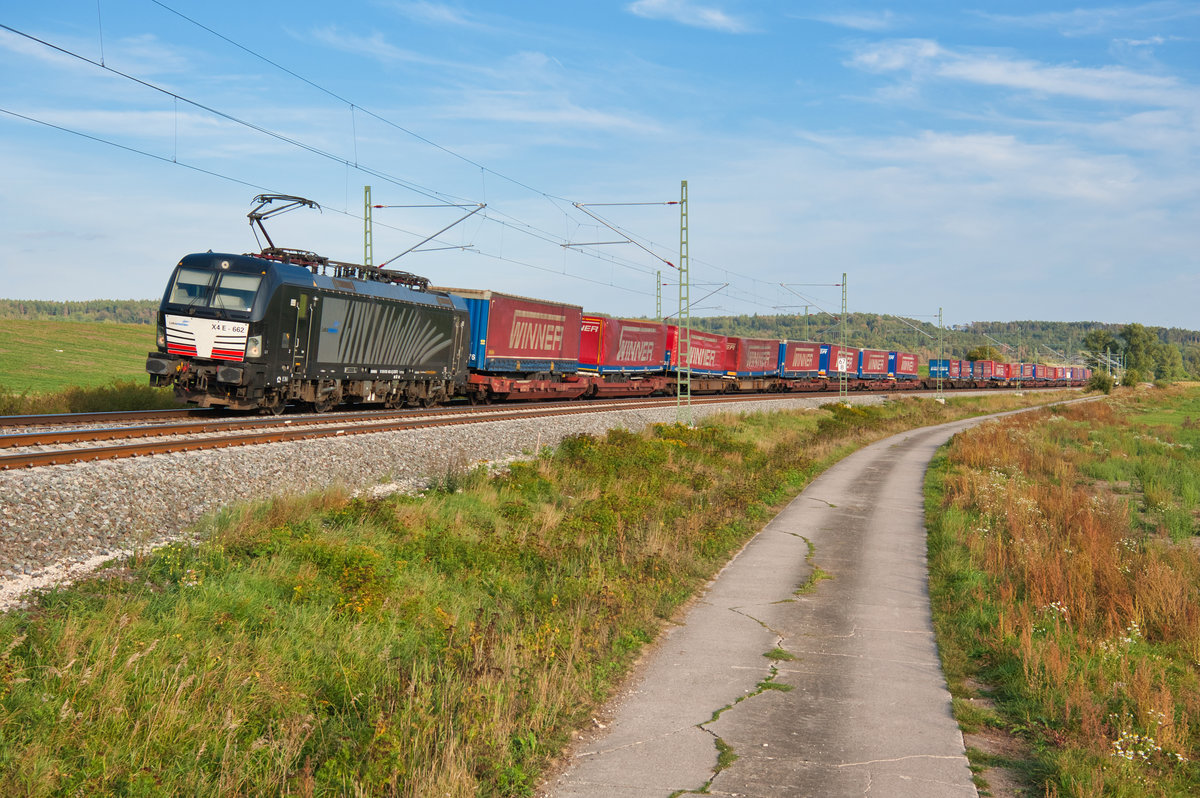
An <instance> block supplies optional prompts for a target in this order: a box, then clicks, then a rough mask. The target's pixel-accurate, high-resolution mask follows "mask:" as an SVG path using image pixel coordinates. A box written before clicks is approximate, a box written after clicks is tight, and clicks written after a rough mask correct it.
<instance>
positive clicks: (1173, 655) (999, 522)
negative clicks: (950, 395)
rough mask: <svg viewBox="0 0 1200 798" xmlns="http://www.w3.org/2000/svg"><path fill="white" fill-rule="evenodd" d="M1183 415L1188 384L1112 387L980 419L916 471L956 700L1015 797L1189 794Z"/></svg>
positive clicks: (1198, 601) (1194, 650)
mask: <svg viewBox="0 0 1200 798" xmlns="http://www.w3.org/2000/svg"><path fill="white" fill-rule="evenodd" d="M1195 419H1200V390H1198V389H1197V388H1196V387H1195V386H1187V387H1177V388H1172V389H1169V390H1155V391H1139V392H1132V391H1122V392H1119V393H1117V394H1114V397H1113V398H1112V399H1108V400H1105V401H1103V402H1095V403H1088V404H1080V405H1072V406H1062V407H1054V408H1050V409H1048V410H1041V411H1036V412H1032V413H1026V414H1022V415H1019V416H1013V417H1010V418H1007V419H1004V420H1001V421H998V422H996V423H988V424H984V425H981V426H980V427H977V428H975V429H972V430H970V431H967V432H965V433H962V434H960V435H958V436H956V437H955V438H954V440H953V441H952V442H951V443H950V444H949V446H948V447H947V448H946V449H945V450H943V452H942V453H941V454H939V456H938V457H937V458H936V459H935V462H934V464H933V466H932V468H931V469H930V472H929V475H928V479H927V496H926V513H927V519H928V524H929V561H930V574H931V587H930V589H931V595H932V598H933V602H934V615H935V627H936V629H937V633H938V641H939V646H940V647H941V654H942V662H943V667H944V670H945V672H946V675H947V678H948V681H949V682H950V686H951V692H952V694H953V695H954V699H955V701H954V706H955V712H956V715H957V716H958V717H959V720H960V723H961V724H962V725H963V728H964V732H966V733H967V734H968V736H969V739H970V735H972V734H980V735H983V737H988V736H990V737H992V738H993V739H996V740H998V741H999V745H998V750H1002V751H1003V753H1001V754H996V753H995V751H993V752H986V751H977V752H976V756H974V757H973V758H972V762H973V763H974V764H976V765H979V766H980V767H982V768H985V769H986V767H988V766H991V765H995V764H997V763H999V764H1002V765H1004V766H1005V767H1007V768H1009V769H1010V770H1013V771H1015V772H1016V773H1017V777H1018V780H1019V781H1021V782H1023V783H1024V785H1025V787H1026V788H1027V789H1028V790H1030V793H1029V794H1036V795H1039V796H1040V795H1046V796H1099V795H1115V796H1130V797H1131V798H1137V797H1139V796H1164V795H1169V796H1176V795H1178V796H1183V795H1196V794H1200V768H1197V765H1196V761H1195V760H1196V759H1197V757H1198V756H1200V556H1198V553H1197V552H1198V549H1197V547H1196V545H1195V543H1196V537H1195V533H1196V530H1197V525H1196V520H1197V517H1198V512H1197V511H1198V509H1200V508H1198V498H1200V470H1198V469H1197V468H1196V463H1197V460H1196V456H1197V454H1196V453H1197V451H1200V428H1198V427H1200V425H1198V424H1197V422H1196V421H1195ZM968 744H969V745H970V744H971V743H970V742H968ZM985 778H986V775H985Z"/></svg>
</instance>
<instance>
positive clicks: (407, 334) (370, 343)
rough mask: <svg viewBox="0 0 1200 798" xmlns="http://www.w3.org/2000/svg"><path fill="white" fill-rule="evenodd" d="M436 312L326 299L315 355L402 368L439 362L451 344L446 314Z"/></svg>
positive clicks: (329, 360)
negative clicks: (317, 351)
mask: <svg viewBox="0 0 1200 798" xmlns="http://www.w3.org/2000/svg"><path fill="white" fill-rule="evenodd" d="M442 315H443V314H441V313H438V315H437V317H431V316H430V315H429V313H428V310H427V309H425V308H413V307H411V306H402V305H394V304H387V305H385V304H377V303H371V302H363V301H353V300H345V299H341V298H337V299H327V300H326V302H325V308H324V311H323V316H322V321H321V344H320V354H319V359H320V360H321V362H324V363H328V362H338V363H356V364H364V365H382V364H394V365H398V366H404V367H408V368H422V367H425V366H435V367H436V366H440V365H441V364H440V363H438V362H437V361H436V360H435V358H436V357H437V355H438V354H439V353H441V352H442V351H443V350H445V349H447V348H449V347H450V346H451V345H452V343H453V341H452V338H451V335H450V332H451V327H452V325H451V323H450V319H449V318H446V319H444V320H443V319H441V316H442ZM438 321H444V322H445V323H444V324H438V323H437V322H438ZM442 327H444V328H445V329H440V328H442Z"/></svg>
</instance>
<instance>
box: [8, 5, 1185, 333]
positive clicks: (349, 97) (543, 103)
mask: <svg viewBox="0 0 1200 798" xmlns="http://www.w3.org/2000/svg"><path fill="white" fill-rule="evenodd" d="M7 6H8V7H7V8H6V9H4V10H3V11H0V24H3V25H4V26H6V27H5V28H3V29H0V74H3V75H4V76H5V78H4V80H3V81H0V175H3V182H2V184H0V185H3V191H2V192H0V240H2V241H3V243H4V246H3V254H2V255H0V275H2V276H3V283H2V285H0V296H3V297H13V298H36V299H88V298H151V297H157V296H159V295H160V294H161V291H162V287H163V284H164V282H165V280H166V277H167V275H168V273H169V270H170V268H171V267H172V266H173V265H174V264H175V262H176V261H177V260H178V259H179V258H180V257H181V256H182V255H184V254H186V253H189V252H195V251H204V250H208V249H213V250H216V251H232V252H249V251H252V250H255V249H257V247H258V245H257V244H256V242H255V239H254V236H253V235H252V233H251V230H250V227H249V225H248V223H247V220H246V217H245V214H246V213H247V211H249V210H250V208H251V199H252V197H253V196H254V195H256V194H258V193H260V192H278V193H285V194H294V195H300V196H304V197H307V198H310V199H312V200H315V201H316V202H318V203H319V204H320V205H321V206H322V207H323V211H322V212H320V213H318V212H317V211H311V210H305V211H296V212H293V213H291V214H287V215H284V216H280V217H278V218H277V219H275V220H271V222H269V223H268V232H269V233H270V235H271V237H272V238H273V239H274V241H275V243H276V244H278V245H281V246H288V247H295V248H303V249H308V250H314V251H317V252H320V253H322V254H325V255H327V256H329V257H332V258H335V259H340V260H349V261H360V260H361V259H362V257H363V244H362V239H363V233H362V227H363V225H362V218H361V217H362V205H363V186H364V185H368V184H369V185H371V186H372V199H373V202H374V203H376V204H381V205H389V206H413V205H428V204H435V203H443V204H447V205H450V204H461V205H471V204H473V203H486V204H487V207H486V208H485V209H484V210H483V211H481V212H479V213H477V214H475V215H474V216H472V217H471V218H470V219H469V220H467V221H466V222H464V223H462V224H460V225H457V226H455V227H453V228H451V229H450V230H448V231H447V232H446V233H444V234H442V235H441V236H439V237H438V238H437V240H436V241H435V242H432V243H430V244H427V245H425V247H424V249H431V250H432V251H416V252H412V253H410V254H408V255H405V256H404V257H402V258H400V259H399V260H397V261H395V262H394V263H393V264H392V265H393V266H394V267H395V268H402V269H406V270H408V271H412V272H416V273H418V274H423V275H426V276H428V277H430V278H431V279H432V280H433V281H434V282H435V283H437V284H442V285H452V286H465V287H478V288H491V289H493V290H499V291H506V292H512V293H518V294H524V295H532V296H544V297H550V298H556V299H562V300H568V301H573V302H575V303H577V304H581V305H583V306H584V307H585V308H587V309H588V310H594V311H600V312H607V313H613V314H619V315H652V314H653V313H654V310H655V284H656V282H657V280H656V277H655V271H656V270H658V269H661V270H662V271H663V282H665V283H668V284H667V285H666V286H664V287H663V306H664V313H671V312H674V311H675V310H676V307H677V288H676V285H675V280H676V276H675V272H674V271H673V270H672V269H671V268H670V267H669V266H667V265H666V264H664V263H663V262H662V261H663V260H666V261H670V262H671V263H675V262H677V261H678V254H679V253H678V250H679V221H680V220H679V209H678V207H676V206H670V205H660V204H644V205H643V204H637V205H633V204H630V205H605V206H603V207H601V206H599V205H594V206H592V208H591V210H592V212H593V213H599V214H601V215H602V216H603V217H604V218H605V219H606V220H607V221H609V222H610V223H612V224H614V225H615V226H617V227H618V228H619V229H620V230H621V231H622V232H623V233H626V234H628V235H630V236H631V237H633V238H634V239H635V240H636V241H637V242H638V243H639V244H640V245H641V246H635V245H631V244H623V245H607V244H606V245H595V246H577V245H579V244H589V243H592V242H600V241H612V240H615V239H616V238H619V237H620V236H617V235H616V234H615V233H613V232H612V231H611V230H608V229H606V228H604V227H602V226H600V225H599V224H598V223H597V222H595V221H594V220H593V219H592V218H591V217H590V216H588V215H587V214H585V213H584V212H582V211H580V210H578V209H576V208H575V207H574V204H573V203H584V204H589V205H590V204H593V203H660V202H667V201H672V200H677V199H678V198H679V193H680V181H681V180H687V181H688V190H689V191H688V194H689V204H688V222H689V225H688V228H689V254H690V256H691V266H692V269H691V273H692V281H693V287H692V298H693V300H696V299H698V298H699V297H703V296H704V295H705V294H707V293H709V292H710V291H714V290H715V291H716V293H715V294H713V295H712V296H711V297H709V298H708V299H706V300H704V301H703V302H697V303H696V304H697V307H696V308H695V309H694V311H693V312H694V313H697V314H700V315H710V314H734V313H759V314H771V313H777V312H799V306H800V305H802V304H810V305H812V306H814V307H812V308H811V310H812V311H813V312H815V311H816V310H817V309H824V310H829V311H836V310H837V309H838V308H839V307H840V302H841V294H840V289H839V288H834V287H831V285H830V284H833V283H837V282H839V281H840V279H841V275H842V273H843V272H845V273H846V274H847V275H848V278H847V284H848V299H849V306H850V309H851V310H852V311H866V312H879V313H895V314H900V315H908V316H932V315H935V314H936V313H937V311H938V308H939V307H941V308H943V309H944V313H945V320H946V323H947V324H955V323H963V322H968V321H972V320H1005V321H1007V320H1020V319H1049V320H1098V321H1105V322H1118V323H1124V322H1129V321H1137V322H1142V323H1145V324H1151V325H1165V326H1181V327H1189V328H1192V329H1196V328H1200V314H1197V312H1196V310H1195V307H1196V302H1197V299H1198V298H1200V169H1198V168H1197V167H1198V166H1200V163H1198V160H1200V159H1198V157H1197V156H1198V154H1200V4H1197V3H1195V2H1180V1H1177V0H1165V1H1164V2H1148V3H1135V4H1102V5H1082V6H1081V5H1075V4H1058V3H1053V2H1038V3H1032V2H1020V1H1019V0H1018V1H1017V2H1013V1H1012V0H1009V2H1004V3H998V2H982V3H977V4H969V5H962V4H960V3H946V2H915V3H907V4H901V5H883V4H875V3H862V4H850V5H847V4H845V3H832V2H808V3H806V2H784V1H783V0H754V1H753V2H751V0H635V1H634V2H630V1H629V0H625V1H624V2H602V1H601V0H596V1H595V2H567V3H563V2H531V1H529V2H523V1H522V0H513V1H511V2H505V3H483V2H433V1H432V0H430V1H417V2H405V1H402V0H392V1H390V2H388V1H382V0H381V1H379V2H371V1H369V0H368V1H366V2H357V3H345V4H331V3H323V2H322V3H316V2H290V3H257V4H254V3H244V4H243V3H239V4H233V3H227V2H222V1H221V0H216V1H215V2H210V3H203V4H198V3H187V4H185V3H182V2H179V0H162V2H156V1H155V0H123V1H122V2H113V0H99V2H97V0H59V1H58V2H54V3H10V4H7ZM39 40H40V41H39ZM55 48H57V49H55ZM101 65H103V66H101ZM463 212H464V211H461V210H458V209H455V208H451V207H434V208H414V207H389V208H384V209H379V210H376V211H375V212H374V221H375V226H374V255H375V257H374V260H375V262H376V263H379V262H381V261H384V260H387V259H389V258H392V257H393V256H395V255H397V254H399V253H401V252H403V251H405V250H406V249H408V248H410V247H411V246H413V245H414V244H416V243H417V242H418V241H420V240H421V239H422V238H424V237H425V236H427V235H429V234H432V233H434V232H436V231H437V230H439V229H441V228H442V227H444V226H446V225H449V224H450V223H451V222H453V221H454V220H455V219H457V218H458V216H459V215H461V214H462V213H463ZM565 245H571V246H565ZM647 250H649V252H647ZM652 253H653V254H652ZM656 256H657V257H656ZM660 258H661V260H660ZM780 283H785V284H788V285H789V286H791V290H787V289H785V288H782V287H780ZM725 284H728V285H725ZM723 285H725V287H723V288H722V287H721V286H723ZM718 289H719V290H718ZM797 294H801V295H803V296H804V297H805V298H800V297H799V296H797Z"/></svg>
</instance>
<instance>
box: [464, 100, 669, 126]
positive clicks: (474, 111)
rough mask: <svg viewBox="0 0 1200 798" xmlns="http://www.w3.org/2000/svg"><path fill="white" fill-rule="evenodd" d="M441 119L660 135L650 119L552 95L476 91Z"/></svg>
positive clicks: (655, 124)
mask: <svg viewBox="0 0 1200 798" xmlns="http://www.w3.org/2000/svg"><path fill="white" fill-rule="evenodd" d="M445 116H447V117H450V118H458V119H481V120H487V121H489V122H515V123H521V124H534V125H546V126H556V127H570V128H576V129H593V130H606V131H622V132H626V133H634V134H638V135H652V134H657V133H659V132H661V128H660V127H659V125H658V124H657V123H656V122H654V121H653V120H648V119H641V118H638V117H636V116H630V115H622V114H618V113H611V112H608V111H601V110H598V109H595V108H585V107H583V106H580V105H577V104H576V103H574V102H573V101H572V100H570V99H569V98H568V97H566V96H564V95H562V94H559V93H554V92H528V91H505V90H494V91H476V92H472V93H470V94H469V95H468V96H467V97H466V98H465V101H464V102H463V103H462V105H460V106H459V107H458V108H454V109H447V110H446V111H445Z"/></svg>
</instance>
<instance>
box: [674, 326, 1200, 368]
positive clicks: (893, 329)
mask: <svg viewBox="0 0 1200 798" xmlns="http://www.w3.org/2000/svg"><path fill="white" fill-rule="evenodd" d="M692 324H693V326H694V327H695V328H696V329H699V330H705V331H708V332H714V333H719V334H721V335H739V336H746V337H761V338H787V339H789V340H811V341H823V342H832V343H836V342H837V341H838V338H839V335H840V330H839V328H838V323H837V321H835V320H834V319H833V318H832V317H831V316H829V315H827V314H821V315H819V316H812V317H809V319H808V326H807V334H806V332H805V319H804V317H803V316H792V315H789V316H759V315H753V316H745V315H743V316H708V317H698V318H693V319H692ZM846 328H847V329H846V343H847V344H848V345H849V346H854V347H859V348H873V349H888V350H906V351H910V352H917V353H918V354H920V355H921V357H922V359H923V360H924V359H928V358H930V357H937V356H938V351H939V344H938V328H937V324H936V323H931V322H929V321H928V320H916V319H907V318H902V317H899V316H889V315H886V314H878V313H850V314H847V318H846ZM1127 331H1128V332H1130V334H1131V335H1133V336H1134V337H1135V338H1136V339H1137V340H1135V341H1133V342H1131V341H1126V340H1125V339H1123V338H1122V335H1123V334H1125V333H1126V332H1127ZM1143 333H1144V334H1145V336H1146V337H1147V338H1148V339H1149V340H1143V338H1142V336H1143ZM941 340H942V347H943V348H942V350H941V351H943V352H944V356H945V357H950V358H960V359H964V358H966V357H967V354H968V353H969V352H971V350H974V349H977V348H980V347H985V346H990V347H993V348H994V349H995V350H997V352H998V353H999V356H1000V357H1001V358H1002V359H1005V360H1014V361H1015V360H1020V361H1025V362H1060V361H1071V360H1072V359H1074V358H1076V357H1077V356H1078V355H1079V353H1080V351H1081V350H1089V351H1094V350H1098V349H1105V348H1107V349H1108V351H1110V352H1113V353H1118V354H1120V353H1126V354H1128V355H1129V356H1130V357H1131V358H1132V359H1131V360H1130V365H1131V366H1133V367H1136V368H1139V369H1140V370H1142V371H1143V372H1145V373H1146V376H1150V375H1151V374H1153V375H1155V376H1158V377H1164V378H1168V379H1178V378H1182V377H1185V376H1200V331H1196V330H1183V329H1179V328H1176V327H1171V328H1167V327H1143V326H1142V325H1139V324H1133V325H1121V324H1105V323H1102V322H1089V321H1072V322H1062V321H1011V322H998V321H993V322H972V323H970V324H963V325H956V326H953V327H947V328H945V330H943V331H942V339H941Z"/></svg>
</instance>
